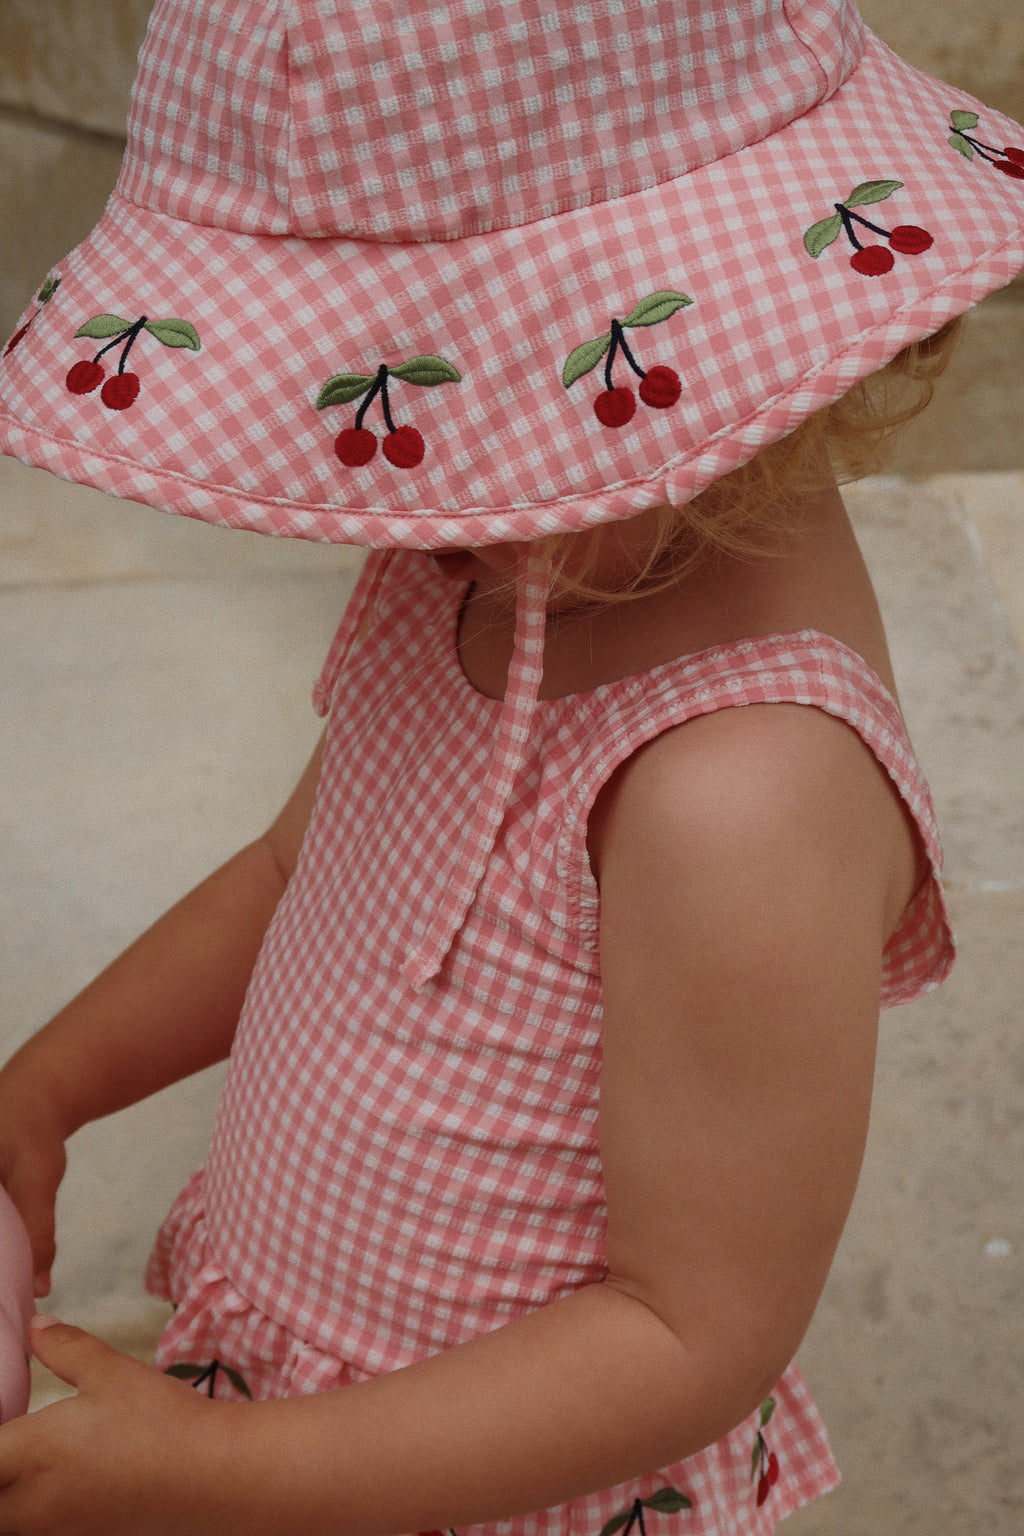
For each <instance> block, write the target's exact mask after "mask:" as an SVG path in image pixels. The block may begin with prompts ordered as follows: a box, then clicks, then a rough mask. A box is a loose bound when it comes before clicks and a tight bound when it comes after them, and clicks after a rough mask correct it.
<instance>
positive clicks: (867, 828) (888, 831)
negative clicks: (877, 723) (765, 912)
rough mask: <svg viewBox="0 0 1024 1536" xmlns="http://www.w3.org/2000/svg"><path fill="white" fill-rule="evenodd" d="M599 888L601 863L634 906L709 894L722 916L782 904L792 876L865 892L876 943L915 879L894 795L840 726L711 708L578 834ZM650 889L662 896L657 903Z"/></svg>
mask: <svg viewBox="0 0 1024 1536" xmlns="http://www.w3.org/2000/svg"><path fill="white" fill-rule="evenodd" d="M588 848H589V852H590V858H591V864H592V867H593V869H594V872H595V876H596V878H597V881H598V884H599V885H601V883H602V877H603V874H604V873H605V871H606V870H607V868H608V866H609V863H610V862H614V863H615V864H616V865H617V866H618V873H619V876H620V877H624V878H626V879H628V880H635V881H636V884H637V889H638V895H639V894H640V893H641V890H642V892H643V895H642V898H641V899H645V900H654V901H658V900H659V899H664V893H665V892H668V891H674V892H676V893H677V894H678V893H679V892H680V891H681V889H682V887H683V886H692V887H693V888H694V890H696V891H699V892H700V893H701V895H700V899H706V898H707V894H708V892H709V890H710V889H711V888H712V887H714V888H716V889H720V890H721V892H722V897H723V899H727V900H728V904H729V907H730V909H731V910H733V912H734V913H741V912H742V911H743V910H744V909H745V907H746V904H747V903H749V902H750V901H751V900H755V901H764V900H771V899H775V898H776V897H781V895H782V894H783V893H784V892H785V891H786V890H787V889H790V890H791V889H792V887H793V881H794V878H795V876H796V874H797V873H798V872H799V873H801V874H802V875H804V876H805V877H806V879H807V880H808V881H809V882H810V883H811V884H813V883H814V882H815V881H818V882H822V883H823V882H825V881H827V880H828V879H829V878H830V877H832V876H834V875H835V874H836V873H837V872H840V873H841V876H842V878H843V879H844V880H853V879H858V880H862V881H864V882H867V883H869V884H872V885H873V886H874V888H875V889H876V891H877V894H878V896H879V898H880V900H881V904H882V909H883V912H884V921H885V925H886V933H887V934H888V932H891V931H892V929H893V928H894V927H895V925H896V923H897V921H898V919H899V916H900V913H901V912H902V911H903V910H904V908H905V906H906V904H907V902H908V901H909V900H910V898H911V896H912V894H913V892H914V890H915V889H916V887H917V885H918V884H919V883H920V880H921V878H922V876H923V874H924V871H925V859H924V854H923V852H922V850H921V848H920V840H919V839H918V837H917V836H916V835H915V833H914V831H913V828H912V825H911V823H910V822H909V820H908V817H907V815H906V812H905V811H904V809H903V807H902V804H901V801H900V797H899V794H898V792H897V791H896V790H895V788H894V786H893V785H892V783H891V781H890V779H889V777H888V775H887V773H886V772H885V771H884V769H883V768H882V766H881V765H880V763H879V762H878V760H877V758H876V757H875V756H874V754H873V753H872V752H871V751H870V750H869V748H868V747H867V746H866V745H865V743H864V742H863V741H862V740H861V738H860V737H859V736H858V735H857V733H856V732H855V731H854V730H852V729H851V728H850V727H849V726H848V725H847V723H846V722H845V721H844V720H842V719H840V718H837V717H835V716H833V715H831V714H829V713H826V712H825V711H824V710H821V709H813V708H807V707H806V706H804V705H803V704H787V703H771V704H763V705H760V704H750V705H745V706H744V707H743V708H737V709H722V710H716V711H714V712H713V713H711V714H707V715H702V716H699V717H697V718H694V719H691V720H688V721H687V722H686V723H685V724H682V725H680V726H678V727H673V728H671V729H669V730H666V731H663V732H662V733H661V734H659V735H658V736H656V737H655V738H654V739H653V740H652V741H650V742H648V743H646V744H645V745H644V746H642V747H641V748H640V749H639V750H638V751H637V752H635V753H633V754H632V755H631V756H630V757H629V758H628V759H627V760H626V761H625V762H624V763H622V764H621V765H620V767H619V768H618V769H617V770H616V772H615V773H614V775H613V776H612V777H611V779H609V781H608V783H607V784H606V785H605V786H604V788H603V789H602V791H601V793H600V795H599V796H598V798H597V801H596V802H595V805H594V807H593V810H592V812H591V815H590V818H589V822H588ZM659 888H660V890H661V892H662V894H661V895H660V896H659V894H658V892H659Z"/></svg>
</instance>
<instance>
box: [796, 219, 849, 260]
mask: <svg viewBox="0 0 1024 1536" xmlns="http://www.w3.org/2000/svg"><path fill="white" fill-rule="evenodd" d="M842 228H843V220H842V215H841V214H838V213H834V214H833V215H832V217H831V218H830V219H822V221H821V223H820V224H812V225H811V227H810V229H809V230H808V231H807V233H806V234H805V235H804V245H805V246H806V247H807V249H808V251H809V252H810V254H811V255H812V256H813V257H814V259H815V261H817V259H818V257H819V256H820V255H821V253H822V251H824V250H827V249H828V247H829V246H830V245H831V244H832V242H833V240H838V238H839V236H840V234H841V233H842Z"/></svg>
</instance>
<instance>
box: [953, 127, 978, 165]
mask: <svg viewBox="0 0 1024 1536" xmlns="http://www.w3.org/2000/svg"><path fill="white" fill-rule="evenodd" d="M949 142H950V143H951V144H952V146H953V148H954V149H958V150H959V151H960V153H961V154H962V155H963V156H964V158H965V159H967V160H973V159H974V150H973V149H972V148H971V146H970V145H969V144H968V142H967V140H966V139H965V138H964V136H963V134H962V133H951V134H950V136H949Z"/></svg>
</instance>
